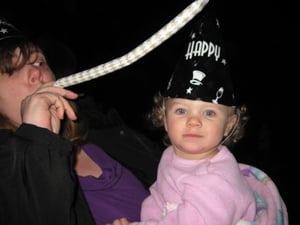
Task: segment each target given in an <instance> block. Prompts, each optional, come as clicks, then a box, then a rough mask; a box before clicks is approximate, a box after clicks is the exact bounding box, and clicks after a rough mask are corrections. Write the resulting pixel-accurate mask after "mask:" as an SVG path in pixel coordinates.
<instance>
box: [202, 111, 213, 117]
mask: <svg viewBox="0 0 300 225" xmlns="http://www.w3.org/2000/svg"><path fill="white" fill-rule="evenodd" d="M203 114H204V115H205V116H207V117H213V116H215V115H216V113H215V112H214V111H212V110H206V111H204V113H203Z"/></svg>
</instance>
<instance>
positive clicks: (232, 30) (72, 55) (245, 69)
mask: <svg viewBox="0 0 300 225" xmlns="http://www.w3.org/2000/svg"><path fill="white" fill-rule="evenodd" d="M192 2H193V1H188V0H181V1H174V0H163V1H158V0H152V1H141V0H140V1H137V0H134V1H96V0H74V1H72V0H60V1H55V0H39V1H34V0H27V1H19V2H18V1H10V2H6V3H5V2H2V3H1V4H2V5H1V8H0V12H1V14H2V15H3V16H5V17H7V18H8V19H9V20H11V21H12V22H13V23H14V24H16V26H18V27H19V28H20V29H22V30H24V31H26V32H27V33H28V34H29V35H31V36H33V37H35V38H37V39H38V40H39V41H40V42H41V43H42V45H43V46H44V47H45V52H46V54H47V55H48V56H49V62H50V64H51V65H52V66H53V69H54V71H55V72H56V73H57V74H58V75H59V76H62V75H69V74H72V73H74V72H79V71H83V70H86V69H89V68H92V67H94V66H98V65H100V64H102V63H105V62H108V61H110V60H112V59H114V58H117V57H120V56H123V55H124V54H126V53H128V52H129V51H130V50H132V49H133V48H135V47H137V46H138V45H139V44H141V43H142V42H143V41H144V40H146V39H147V38H149V37H150V36H151V35H152V34H154V33H155V32H157V31H158V30H159V29H160V28H161V27H162V26H164V25H165V24H167V23H168V22H169V21H170V20H171V19H173V18H174V17H175V16H177V15H178V13H180V12H181V11H182V10H183V9H185V8H186V7H187V6H188V5H189V4H190V3H192ZM217 10H218V14H219V20H220V24H221V28H222V31H223V37H224V41H225V45H226V47H227V52H228V61H229V64H230V66H231V72H232V77H233V81H234V84H235V88H236V95H237V97H238V101H239V102H240V103H244V104H246V105H247V107H248V110H249V113H250V116H251V120H250V121H249V124H248V126H247V131H246V132H247V133H246V136H245V138H244V139H243V140H242V141H241V142H240V143H239V144H238V145H237V146H236V147H235V148H234V149H233V151H234V153H235V154H236V156H237V158H238V160H239V161H240V162H245V163H249V164H252V165H254V166H257V167H259V168H261V169H262V170H264V171H265V172H266V173H267V174H269V175H270V176H271V178H272V179H273V180H274V182H275V183H276V184H277V186H278V188H279V191H280V192H281V194H282V197H283V199H284V201H285V202H286V204H287V207H288V211H289V216H290V224H291V225H295V224H297V222H296V215H297V212H298V211H299V207H297V206H296V203H297V202H296V201H297V200H298V201H299V200H300V199H299V195H298V193H297V191H298V189H297V186H296V183H298V181H297V178H298V176H296V174H297V173H296V172H295V171H297V169H296V166H294V165H296V163H297V161H296V160H297V155H298V154H299V153H298V149H299V147H298V133H299V131H298V129H299V126H298V124H299V113H298V111H299V109H298V103H299V100H298V97H299V94H298V90H297V88H298V85H297V84H298V82H297V81H296V80H298V75H299V72H298V70H297V69H298V66H299V63H298V61H299V55H298V54H299V53H298V51H296V48H298V39H297V38H296V33H298V31H297V30H298V29H299V23H298V22H297V20H296V7H295V6H293V5H291V3H289V2H288V3H287V1H285V2H283V1H279V0H275V1H271V0H262V1H254V2H253V1H242V0H226V1H225V0H224V1H221V0H219V1H217ZM200 13H201V12H200ZM190 25H191V23H189V24H187V25H186V26H185V27H184V28H183V29H181V30H180V31H178V32H177V33H176V34H175V35H173V36H172V37H171V38H170V39H168V40H167V41H165V42H164V43H163V44H162V45H160V46H159V47H157V48H156V49H155V50H153V51H152V52H150V53H149V54H147V55H146V56H144V57H143V58H142V59H140V60H139V61H137V62H135V63H134V64H132V65H130V66H128V67H126V68H124V69H121V70H119V71H116V72H114V73H112V74H108V75H106V76H104V77H101V78H98V79H96V80H93V81H88V82H85V83H83V84H80V85H77V86H73V87H70V88H71V89H74V90H76V91H78V92H81V93H85V94H86V95H91V96H94V98H95V100H96V102H97V103H99V104H101V105H102V106H103V110H104V111H105V110H108V109H110V108H114V109H116V110H117V112H118V113H119V114H120V116H121V118H122V119H123V120H124V121H125V122H126V123H127V124H128V125H129V126H131V127H133V128H135V129H137V130H139V131H141V132H143V133H145V134H146V135H148V136H149V137H150V138H153V139H154V140H155V141H156V138H158V136H157V135H156V133H155V131H153V130H152V128H151V127H150V126H149V124H148V123H147V122H145V114H146V113H147V112H148V111H149V110H150V108H151V104H152V97H153V95H154V94H155V93H156V92H157V91H159V90H160V89H161V88H163V87H165V85H166V82H167V81H168V79H169V76H170V74H171V73H172V71H173V69H174V66H175V64H176V61H177V58H178V56H179V54H180V53H181V51H182V47H183V44H184V40H185V38H186V36H187V34H188V33H189V31H190ZM159 138H160V137H159Z"/></svg>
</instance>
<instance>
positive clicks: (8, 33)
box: [0, 18, 24, 41]
mask: <svg viewBox="0 0 300 225" xmlns="http://www.w3.org/2000/svg"><path fill="white" fill-rule="evenodd" d="M23 36H24V34H23V33H22V32H21V31H20V30H18V29H17V28H16V27H15V26H14V25H12V24H11V23H9V22H8V21H7V20H6V19H4V18H0V41H1V40H4V39H7V38H15V37H23Z"/></svg>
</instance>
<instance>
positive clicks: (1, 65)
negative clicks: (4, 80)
mask: <svg viewBox="0 0 300 225" xmlns="http://www.w3.org/2000/svg"><path fill="white" fill-rule="evenodd" d="M18 48H19V49H20V56H22V60H21V61H18V64H14V63H13V60H12V59H13V56H14V54H15V51H16V49H18ZM34 52H42V50H41V48H40V47H39V46H38V45H37V44H35V43H33V42H32V41H30V40H29V39H27V38H25V37H13V38H7V39H3V40H1V41H0V72H1V73H7V74H9V75H11V74H12V73H13V72H14V71H15V70H18V69H20V68H22V67H23V66H24V65H25V64H26V63H27V62H28V60H29V58H30V56H31V55H32V53H34Z"/></svg>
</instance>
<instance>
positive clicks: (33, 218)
mask: <svg viewBox="0 0 300 225" xmlns="http://www.w3.org/2000/svg"><path fill="white" fill-rule="evenodd" d="M72 157H73V153H72V145H71V143H70V142H68V141H66V140H64V139H63V138H61V137H60V136H58V135H56V134H54V133H52V132H50V131H48V130H47V129H43V128H39V127H36V126H33V125H28V124H23V125H21V126H20V127H19V128H18V130H17V131H16V132H14V133H13V132H10V131H7V130H1V131H0V173H1V174H0V179H1V182H0V224H8V225H15V224H16V225H17V224H18V225H19V224H30V225H35V224H36V225H48V224H49V225H50V224H51V225H54V224H55V225H60V224H61V225H81V224H84V225H87V224H94V222H93V220H92V216H91V214H90V211H89V209H88V207H87V205H86V202H85V200H84V198H82V197H80V196H81V190H80V189H79V186H78V183H77V178H76V176H75V173H74V170H73V159H72ZM78 196H79V197H78Z"/></svg>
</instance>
